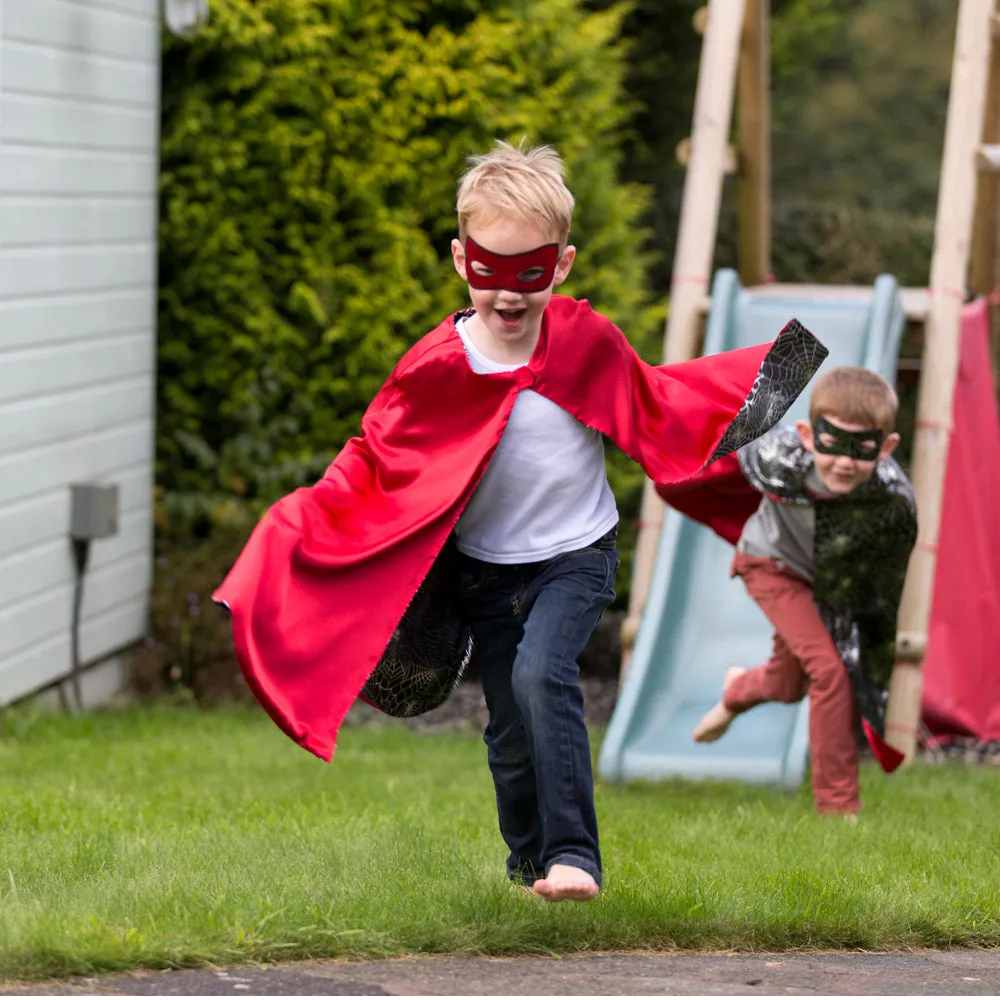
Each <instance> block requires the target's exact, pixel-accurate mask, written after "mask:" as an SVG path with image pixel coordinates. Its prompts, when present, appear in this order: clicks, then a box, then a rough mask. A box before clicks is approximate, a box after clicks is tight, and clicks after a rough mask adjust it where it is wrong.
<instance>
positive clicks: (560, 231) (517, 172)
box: [457, 139, 573, 243]
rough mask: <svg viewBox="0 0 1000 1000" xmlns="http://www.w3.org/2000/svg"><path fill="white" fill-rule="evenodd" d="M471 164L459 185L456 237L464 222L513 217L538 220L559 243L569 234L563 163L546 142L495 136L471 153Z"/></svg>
mask: <svg viewBox="0 0 1000 1000" xmlns="http://www.w3.org/2000/svg"><path fill="white" fill-rule="evenodd" d="M469 162H470V163H471V164H472V166H471V167H470V168H469V170H467V171H466V173H465V174H464V176H463V177H462V179H461V180H460V181H459V183H458V205H457V208H458V235H459V238H460V239H463V240H464V239H465V234H466V232H467V230H468V225H469V221H470V220H472V219H476V220H478V221H480V222H483V223H485V224H487V225H488V224H490V223H492V222H493V221H495V220H496V218H497V217H498V216H502V215H513V216H516V217H518V218H521V219H524V220H526V221H529V222H534V223H537V224H538V226H539V228H540V229H543V230H545V231H546V232H551V233H552V235H553V236H555V237H556V238H557V239H558V240H559V242H560V243H563V242H565V241H566V238H567V237H568V236H569V227H570V222H571V220H572V217H573V195H572V194H571V193H570V191H569V189H568V188H567V187H566V184H565V181H564V180H563V163H562V160H561V159H560V157H559V154H558V153H557V152H556V151H555V150H554V149H553V148H552V147H551V146H535V147H534V148H525V140H524V139H522V140H521V141H520V142H519V143H518V144H517V146H512V145H511V144H510V143H509V142H503V141H502V140H497V142H496V144H495V145H494V147H493V149H492V150H491V151H490V152H488V153H486V154H484V155H483V156H471V157H469Z"/></svg>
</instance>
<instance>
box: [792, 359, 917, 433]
mask: <svg viewBox="0 0 1000 1000" xmlns="http://www.w3.org/2000/svg"><path fill="white" fill-rule="evenodd" d="M898 409H899V398H898V397H897V396H896V391H895V389H893V387H892V386H891V385H889V383H888V382H886V380H885V379H884V378H882V376H881V375H877V374H876V373H875V372H873V371H869V370H868V369H867V368H856V367H855V366H854V365H842V366H841V367H840V368H834V369H833V370H832V371H829V372H827V373H826V374H825V375H823V376H822V377H821V378H819V379H818V380H817V382H816V385H815V386H813V391H812V396H811V397H810V400H809V419H810V420H815V419H816V418H817V417H820V416H822V417H834V418H835V419H840V420H843V421H844V423H848V424H859V425H861V426H864V427H881V428H882V430H884V431H885V432H886V434H891V433H892V431H893V428H894V427H895V425H896V412H897V411H898Z"/></svg>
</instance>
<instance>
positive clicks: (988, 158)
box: [976, 144, 1000, 174]
mask: <svg viewBox="0 0 1000 1000" xmlns="http://www.w3.org/2000/svg"><path fill="white" fill-rule="evenodd" d="M976 169H977V170H978V171H979V172H980V173H981V174H996V173H1000V144H995V145H988V146H980V147H979V149H977V150H976Z"/></svg>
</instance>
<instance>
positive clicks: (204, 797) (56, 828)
mask: <svg viewBox="0 0 1000 1000" xmlns="http://www.w3.org/2000/svg"><path fill="white" fill-rule="evenodd" d="M0 765H2V770H0V782H2V787H0V811H2V812H0V852H2V856H0V976H4V977H18V976H35V975H64V974H68V973H93V972H96V971H99V970H111V969H127V968H134V967H139V966H148V967H163V966H172V965H188V964H195V963H205V962H212V963H222V962H239V961H248V960H252V961H268V960H276V959H289V958H299V957H307V956H367V957H376V956H378V957H383V956H389V955H399V954H405V953H412V952H421V951H423V952H476V953H493V954H511V953H516V952H535V953H565V952H569V951H574V950H585V949H593V950H607V949H623V948H625V949H628V948H645V949H670V948H712V949H786V948H830V947H852V948H868V949H883V948H899V947H919V946H928V945H935V946H940V945H959V944H966V945H968V944H974V945H997V944H1000V878H998V874H997V858H998V857H1000V773H998V772H997V771H996V770H993V769H988V768H985V767H983V768H968V769H965V768H963V767H961V766H960V765H947V766H945V765H942V766H940V767H934V768H932V767H927V766H922V765H918V766H915V767H913V768H911V769H909V770H907V771H905V772H903V773H900V774H896V775H893V776H891V777H888V778H887V777H885V776H883V775H882V774H881V773H880V772H878V771H877V769H876V768H875V767H874V766H869V765H866V766H865V768H864V771H863V777H862V781H863V797H864V801H865V806H866V809H865V812H864V814H863V819H862V822H861V824H860V825H859V826H857V827H853V826H850V825H849V824H846V823H844V822H842V821H839V820H824V819H821V818H819V817H818V816H816V815H815V814H814V813H813V808H812V801H811V798H810V795H809V792H808V789H807V788H803V789H802V790H801V791H800V792H798V793H797V794H794V795H787V794H782V793H780V792H777V791H771V790H766V789H754V788H748V787H740V786H734V785H722V784H702V785H684V784H660V785H645V786H640V787H634V786H630V787H609V786H605V785H603V784H599V787H598V798H597V802H598V810H599V815H600V821H601V829H602V846H603V850H604V855H605V892H604V893H603V894H602V896H601V897H600V898H599V899H598V900H597V901H596V902H594V903H591V904H586V905H578V904H567V903H563V904H558V905H552V904H548V903H544V902H542V901H541V900H534V899H524V898H521V897H520V896H519V895H516V894H512V893H511V892H509V891H508V889H507V886H506V882H505V879H504V874H503V872H504V867H503V858H504V851H503V845H502V842H501V840H500V836H499V834H498V832H497V829H496V814H495V811H494V804H493V794H492V785H491V782H490V779H489V774H488V771H487V768H486V761H485V749H484V748H483V745H482V743H481V741H480V739H479V737H478V736H477V735H474V734H471V733H449V734H438V735H428V734H421V733H417V732H414V731H413V730H411V729H410V728H409V727H407V726H406V725H404V724H401V723H386V724H383V725H378V726H369V727H364V728H347V729H344V730H343V731H342V733H341V738H340V747H339V749H338V751H337V754H336V755H335V757H334V762H333V764H331V765H326V764H323V763H321V762H320V761H318V760H316V759H315V758H313V757H311V756H310V755H309V754H307V753H305V752H304V751H303V750H300V749H299V748H297V747H296V746H294V745H293V744H292V743H291V742H290V741H289V740H288V739H286V738H285V737H284V736H283V735H282V734H281V733H279V732H278V730H277V729H276V728H275V727H274V726H273V725H272V724H271V722H270V721H269V720H268V719H267V718H266V717H265V716H264V714H263V712H261V711H259V710H255V709H232V710H226V711H218V712H210V713H199V712H197V711H195V710H193V709H189V708H184V707H171V706H160V707H156V708H144V709H129V710H123V711H118V712H107V713H100V714H95V715H92V716H87V717H82V718H75V719H66V718H58V717H52V716H41V715H32V714H26V713H23V712H22V713H15V714H10V715H7V716H6V717H4V720H3V723H2V729H0Z"/></svg>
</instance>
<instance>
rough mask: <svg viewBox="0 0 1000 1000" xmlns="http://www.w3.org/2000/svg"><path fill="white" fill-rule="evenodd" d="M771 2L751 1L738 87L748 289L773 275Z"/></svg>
mask: <svg viewBox="0 0 1000 1000" xmlns="http://www.w3.org/2000/svg"><path fill="white" fill-rule="evenodd" d="M769 35H770V0H747V7H746V15H745V17H744V20H743V37H742V40H741V45H740V63H739V77H738V84H737V88H736V97H737V121H738V122H739V151H740V155H739V165H740V175H739V182H738V199H739V257H738V269H739V274H740V280H741V281H742V282H743V284H744V285H758V284H761V283H762V282H764V281H766V280H767V279H768V278H769V277H770V274H771V100H770V90H771V72H770V65H771V45H770V38H769Z"/></svg>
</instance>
